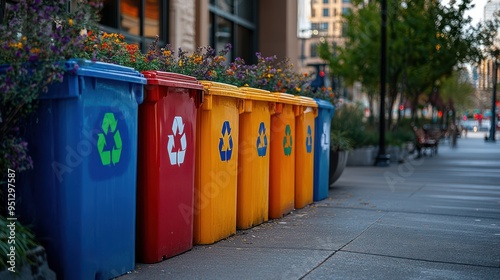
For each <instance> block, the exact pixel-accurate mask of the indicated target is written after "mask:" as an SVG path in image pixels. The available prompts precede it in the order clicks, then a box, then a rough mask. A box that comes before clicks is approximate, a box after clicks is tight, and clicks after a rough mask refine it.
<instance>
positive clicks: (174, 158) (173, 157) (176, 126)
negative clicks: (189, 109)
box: [167, 116, 187, 166]
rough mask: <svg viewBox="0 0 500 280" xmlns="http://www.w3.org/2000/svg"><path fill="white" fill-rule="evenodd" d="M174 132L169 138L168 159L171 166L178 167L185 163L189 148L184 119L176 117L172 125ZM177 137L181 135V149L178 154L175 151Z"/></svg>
mask: <svg viewBox="0 0 500 280" xmlns="http://www.w3.org/2000/svg"><path fill="white" fill-rule="evenodd" d="M172 132H173V134H172V135H169V136H168V144H167V150H168V157H169V159H170V164H171V165H176V164H177V165H178V166H180V165H181V164H182V163H183V162H184V157H185V156H186V148H187V141H186V134H185V133H184V124H183V123H182V117H180V116H175V118H174V122H173V123H172ZM175 135H181V148H180V149H179V150H178V151H177V152H174V151H173V149H174V147H175V143H174V137H175Z"/></svg>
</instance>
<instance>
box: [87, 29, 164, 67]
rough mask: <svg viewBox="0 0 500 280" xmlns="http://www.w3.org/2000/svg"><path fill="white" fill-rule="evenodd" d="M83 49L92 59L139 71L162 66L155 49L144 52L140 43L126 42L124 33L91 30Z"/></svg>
mask: <svg viewBox="0 0 500 280" xmlns="http://www.w3.org/2000/svg"><path fill="white" fill-rule="evenodd" d="M83 50H84V57H85V58H88V59H91V60H92V61H100V62H106V63H114V64H119V65H123V66H128V67H132V68H135V69H136V70H138V71H145V70H158V69H159V67H160V66H159V60H158V59H157V58H156V57H154V51H152V50H150V51H149V52H148V53H147V54H143V53H142V52H141V50H140V49H139V45H138V44H130V43H127V42H125V36H123V35H122V34H117V33H107V32H102V31H101V32H95V31H92V30H90V31H88V33H87V38H86V39H85V42H84V48H83Z"/></svg>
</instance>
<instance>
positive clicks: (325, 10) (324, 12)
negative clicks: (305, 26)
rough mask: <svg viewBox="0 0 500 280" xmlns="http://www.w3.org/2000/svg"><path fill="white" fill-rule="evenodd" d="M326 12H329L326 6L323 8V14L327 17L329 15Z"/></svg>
mask: <svg viewBox="0 0 500 280" xmlns="http://www.w3.org/2000/svg"><path fill="white" fill-rule="evenodd" d="M328 12H329V10H328V8H325V9H323V16H324V17H328V16H329V15H328Z"/></svg>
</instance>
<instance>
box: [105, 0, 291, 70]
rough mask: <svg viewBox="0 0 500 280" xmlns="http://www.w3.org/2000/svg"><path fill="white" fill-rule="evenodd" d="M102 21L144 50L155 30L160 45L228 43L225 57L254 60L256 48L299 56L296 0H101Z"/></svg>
mask: <svg viewBox="0 0 500 280" xmlns="http://www.w3.org/2000/svg"><path fill="white" fill-rule="evenodd" d="M101 24H102V26H103V29H104V30H107V31H112V32H120V33H123V34H124V35H125V37H126V38H127V40H129V41H134V42H137V43H139V44H140V45H141V47H142V48H143V49H146V48H147V45H148V44H149V43H150V42H151V41H152V40H153V39H154V38H155V36H156V35H157V34H158V35H159V36H160V41H161V42H162V43H163V44H166V43H168V44H170V45H172V46H173V47H174V48H182V49H183V50H185V51H188V52H192V51H194V50H195V49H196V48H197V47H200V46H207V45H210V46H212V47H214V48H215V49H216V51H220V50H222V49H223V48H224V47H225V45H226V44H228V43H229V44H231V45H232V50H231V52H230V53H229V54H228V56H229V57H228V60H233V59H234V58H236V57H242V58H244V59H245V61H247V62H249V63H253V62H255V53H256V52H261V53H262V54H263V55H265V56H270V55H277V56H278V57H280V58H285V57H288V58H290V59H294V58H295V59H296V58H297V57H298V55H297V51H298V50H297V36H296V33H297V32H296V26H297V0H292V1H289V0H273V1H264V0H259V1H254V0H104V9H103V11H102V20H101Z"/></svg>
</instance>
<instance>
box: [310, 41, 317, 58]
mask: <svg viewBox="0 0 500 280" xmlns="http://www.w3.org/2000/svg"><path fill="white" fill-rule="evenodd" d="M310 52H311V57H318V44H317V43H312V44H311V49H310Z"/></svg>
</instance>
